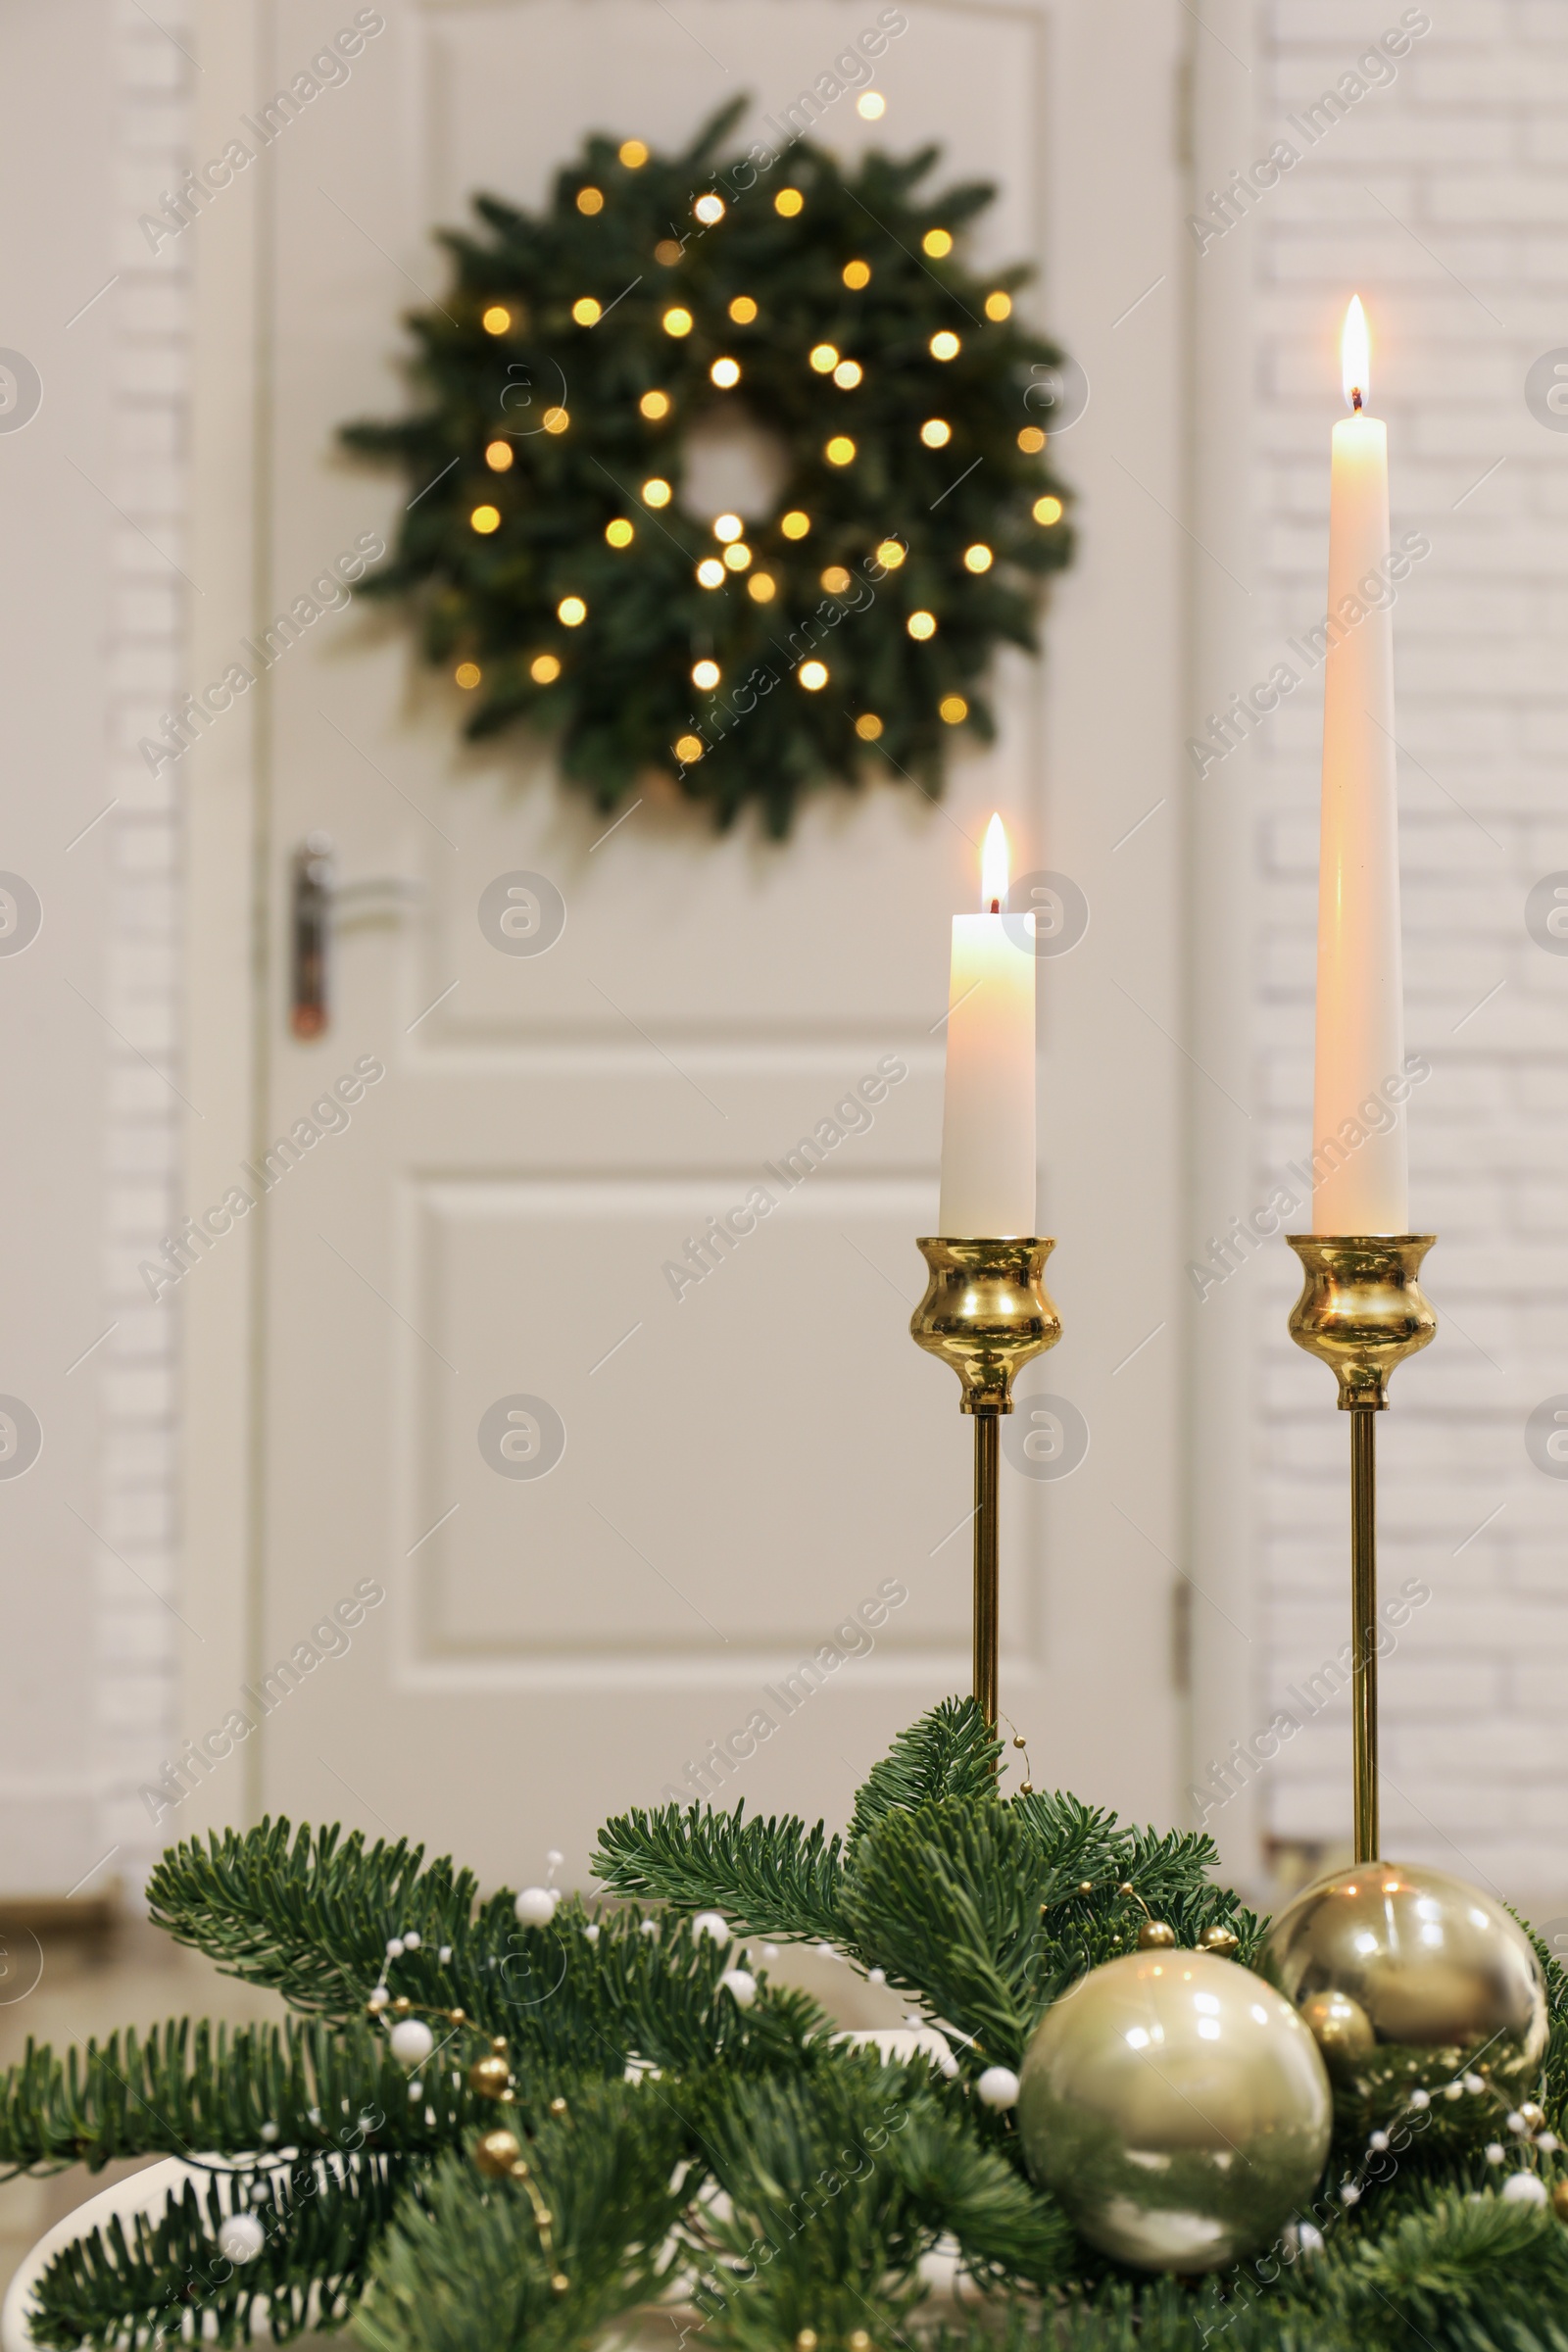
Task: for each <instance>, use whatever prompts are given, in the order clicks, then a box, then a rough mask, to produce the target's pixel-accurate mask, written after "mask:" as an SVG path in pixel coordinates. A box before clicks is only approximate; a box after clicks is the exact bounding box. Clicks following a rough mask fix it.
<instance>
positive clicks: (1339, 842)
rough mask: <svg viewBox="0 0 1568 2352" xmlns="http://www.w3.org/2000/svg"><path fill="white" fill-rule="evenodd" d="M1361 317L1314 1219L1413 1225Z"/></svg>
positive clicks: (1389, 636)
mask: <svg viewBox="0 0 1568 2352" xmlns="http://www.w3.org/2000/svg"><path fill="white" fill-rule="evenodd" d="M1368 354H1369V344H1368V336H1367V325H1366V317H1365V314H1364V313H1363V311H1362V309H1361V303H1360V298H1359V297H1357V298H1356V299H1355V300H1354V301H1352V302H1351V304H1350V307H1349V310H1348V313H1347V315H1346V320H1345V337H1344V342H1343V345H1342V361H1343V368H1344V377H1345V397H1346V401H1347V403H1348V407H1349V410H1350V414H1349V416H1348V417H1343V418H1342V419H1341V420H1340V422H1339V423H1338V424H1336V426H1335V427H1334V445H1333V459H1332V470H1331V482H1330V492H1329V589H1328V631H1329V639H1330V643H1329V650H1328V656H1327V660H1326V662H1325V664H1324V683H1323V807H1322V848H1321V858H1320V863H1319V868H1318V908H1317V1055H1316V1069H1315V1073H1314V1085H1313V1103H1312V1166H1313V1193H1312V1229H1313V1231H1314V1232H1315V1233H1320V1234H1375V1233H1405V1232H1407V1231H1408V1230H1409V1222H1410V1203H1409V1182H1408V1173H1407V1158H1406V1134H1405V1123H1404V1111H1403V1107H1402V1105H1401V1104H1393V1103H1391V1101H1390V1097H1389V1092H1388V1090H1389V1089H1390V1087H1391V1086H1392V1085H1393V1084H1394V1083H1395V1082H1396V1081H1397V1079H1398V1076H1399V1073H1400V1069H1401V1065H1402V1063H1403V1060H1404V1002H1403V983H1402V976H1401V968H1400V953H1399V823H1398V800H1397V778H1396V772H1395V746H1394V621H1393V613H1392V612H1391V609H1390V606H1391V599H1390V596H1389V578H1390V569H1389V436H1388V429H1387V427H1386V426H1385V425H1383V424H1381V423H1380V422H1379V421H1378V419H1377V418H1376V417H1369V416H1368V415H1367V413H1366V409H1367V398H1368V375H1369V368H1368Z"/></svg>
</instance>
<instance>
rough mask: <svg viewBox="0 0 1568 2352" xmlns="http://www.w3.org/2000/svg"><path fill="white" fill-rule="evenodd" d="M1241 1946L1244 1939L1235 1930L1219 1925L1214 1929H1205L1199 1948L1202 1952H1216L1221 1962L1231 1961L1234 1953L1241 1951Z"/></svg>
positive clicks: (1199, 1940)
mask: <svg viewBox="0 0 1568 2352" xmlns="http://www.w3.org/2000/svg"><path fill="white" fill-rule="evenodd" d="M1241 1944H1242V1939H1241V1937H1240V1936H1238V1935H1237V1933H1236V1930H1235V1929H1234V1928H1223V1927H1220V1926H1219V1925H1217V1924H1216V1925H1215V1926H1214V1927H1212V1928H1205V1929H1204V1930H1203V1933H1202V1934H1201V1936H1200V1937H1199V1938H1198V1948H1199V1950H1200V1951H1201V1952H1215V1953H1217V1954H1218V1956H1219V1958H1220V1959H1221V1960H1228V1959H1230V1957H1231V1955H1232V1953H1233V1952H1238V1951H1240V1949H1241Z"/></svg>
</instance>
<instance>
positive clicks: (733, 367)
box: [708, 360, 741, 392]
mask: <svg viewBox="0 0 1568 2352" xmlns="http://www.w3.org/2000/svg"><path fill="white" fill-rule="evenodd" d="M708 372H709V374H710V375H711V377H712V379H713V381H714V383H715V384H716V385H717V386H718V388H719V390H720V391H721V392H733V391H734V389H735V387H736V385H737V384H738V383H739V382H740V380H741V364H740V362H739V360H715V361H714V362H713V365H712V366H711V368H710V369H709V370H708Z"/></svg>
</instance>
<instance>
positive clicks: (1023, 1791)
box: [1018, 1781, 1035, 1796]
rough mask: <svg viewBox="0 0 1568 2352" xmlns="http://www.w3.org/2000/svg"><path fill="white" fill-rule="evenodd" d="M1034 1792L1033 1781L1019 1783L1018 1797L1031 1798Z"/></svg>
mask: <svg viewBox="0 0 1568 2352" xmlns="http://www.w3.org/2000/svg"><path fill="white" fill-rule="evenodd" d="M1034 1792H1035V1785H1034V1783H1033V1781H1020V1782H1019V1783H1018V1794H1019V1795H1020V1796H1033V1794H1034Z"/></svg>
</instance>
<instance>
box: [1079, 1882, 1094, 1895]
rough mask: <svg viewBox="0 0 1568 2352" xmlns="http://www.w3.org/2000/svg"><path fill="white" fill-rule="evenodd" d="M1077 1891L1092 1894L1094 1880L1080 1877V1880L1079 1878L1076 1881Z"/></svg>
mask: <svg viewBox="0 0 1568 2352" xmlns="http://www.w3.org/2000/svg"><path fill="white" fill-rule="evenodd" d="M1078 1891H1079V1893H1080V1894H1093V1893H1094V1891H1095V1882H1094V1880H1093V1879H1080V1880H1079V1882H1078Z"/></svg>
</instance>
